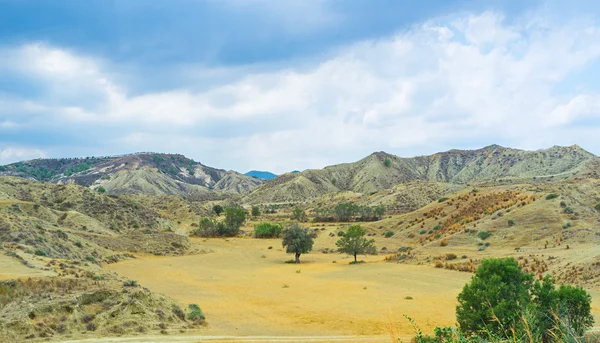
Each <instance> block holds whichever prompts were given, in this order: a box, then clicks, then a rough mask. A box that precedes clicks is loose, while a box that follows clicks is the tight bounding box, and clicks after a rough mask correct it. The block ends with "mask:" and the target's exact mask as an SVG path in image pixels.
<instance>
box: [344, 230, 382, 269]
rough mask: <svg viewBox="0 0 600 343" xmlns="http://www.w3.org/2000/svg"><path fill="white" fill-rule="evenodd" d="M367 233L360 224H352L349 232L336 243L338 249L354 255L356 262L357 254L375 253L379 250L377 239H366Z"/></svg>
mask: <svg viewBox="0 0 600 343" xmlns="http://www.w3.org/2000/svg"><path fill="white" fill-rule="evenodd" d="M366 233H367V232H366V231H365V230H363V228H361V227H360V225H352V226H350V228H349V229H348V232H346V234H345V235H344V236H343V237H342V238H340V239H339V240H338V241H337V242H336V243H335V245H337V247H338V251H339V252H341V253H346V254H348V255H352V256H354V263H357V261H356V255H358V254H361V255H362V254H374V253H375V252H376V251H377V250H376V248H375V245H374V243H375V240H373V239H371V240H368V239H366V238H365V237H364V236H365V235H366Z"/></svg>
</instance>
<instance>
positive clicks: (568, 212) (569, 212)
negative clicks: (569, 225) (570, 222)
mask: <svg viewBox="0 0 600 343" xmlns="http://www.w3.org/2000/svg"><path fill="white" fill-rule="evenodd" d="M573 212H574V211H573V209H572V208H570V207H568V206H567V207H565V213H567V214H571V213H573Z"/></svg>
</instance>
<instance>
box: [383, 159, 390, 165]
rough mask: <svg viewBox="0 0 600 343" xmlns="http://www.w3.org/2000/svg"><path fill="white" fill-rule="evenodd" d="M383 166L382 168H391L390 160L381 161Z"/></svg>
mask: <svg viewBox="0 0 600 343" xmlns="http://www.w3.org/2000/svg"><path fill="white" fill-rule="evenodd" d="M383 165H384V166H386V167H389V166H391V165H392V160H390V159H389V158H386V159H385V160H384V161H383Z"/></svg>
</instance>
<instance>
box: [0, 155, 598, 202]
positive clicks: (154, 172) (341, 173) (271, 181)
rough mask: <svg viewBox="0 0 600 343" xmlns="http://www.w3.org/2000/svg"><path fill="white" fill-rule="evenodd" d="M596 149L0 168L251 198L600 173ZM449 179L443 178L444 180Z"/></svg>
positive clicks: (153, 159) (105, 184)
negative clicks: (250, 165)
mask: <svg viewBox="0 0 600 343" xmlns="http://www.w3.org/2000/svg"><path fill="white" fill-rule="evenodd" d="M599 166H600V159H599V158H598V156H596V155H594V154H592V153H590V152H588V151H586V150H584V149H582V148H581V147H579V146H577V145H573V146H567V147H564V146H554V147H551V148H549V149H545V150H536V151H526V150H519V149H511V148H505V147H501V146H499V145H490V146H487V147H484V148H481V149H477V150H449V151H446V152H440V153H436V154H433V155H428V156H417V157H411V158H402V157H398V156H395V155H392V154H388V153H385V152H375V153H373V154H371V155H369V156H367V157H365V158H363V159H361V160H359V161H356V162H352V163H343V164H337V165H332V166H328V167H325V168H323V169H313V170H305V171H302V172H291V173H285V174H282V175H279V176H275V175H274V174H272V173H269V172H259V171H251V172H248V173H246V175H244V174H241V173H238V172H235V171H231V170H230V171H226V170H222V169H216V168H212V167H208V166H205V165H203V164H201V163H199V162H196V161H194V160H192V159H189V158H186V157H185V156H183V155H177V154H158V153H136V154H131V155H122V156H108V157H88V158H63V159H36V160H30V161H24V162H18V163H13V164H9V165H6V166H1V167H0V175H6V176H18V177H22V178H27V179H34V180H38V181H44V182H51V183H56V184H79V185H82V186H87V187H90V188H92V189H96V190H100V191H105V192H107V193H109V194H148V195H190V194H201V195H206V196H211V195H216V194H220V195H227V194H230V195H242V196H243V197H244V199H245V200H246V201H247V202H249V203H277V202H298V201H306V200H310V199H315V198H318V197H321V196H324V195H326V194H334V193H338V192H347V191H349V192H353V193H358V194H372V193H376V192H379V191H382V190H388V189H392V188H394V187H395V186H397V185H403V184H407V183H410V182H429V183H442V184H455V185H468V184H479V185H481V184H515V183H532V182H548V181H553V180H557V179H563V178H569V177H574V176H577V175H583V174H585V173H594V174H596V175H597V173H598V171H599V170H600V167H599ZM444 187H445V186H444Z"/></svg>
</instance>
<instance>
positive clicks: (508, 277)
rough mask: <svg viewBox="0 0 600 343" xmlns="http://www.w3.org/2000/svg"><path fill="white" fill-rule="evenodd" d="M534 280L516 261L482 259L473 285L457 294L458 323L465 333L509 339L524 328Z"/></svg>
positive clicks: (470, 284) (511, 259) (510, 259)
mask: <svg viewBox="0 0 600 343" xmlns="http://www.w3.org/2000/svg"><path fill="white" fill-rule="evenodd" d="M532 281H533V277H532V276H531V275H530V274H525V273H523V271H522V270H521V268H519V264H518V263H517V261H516V260H515V259H513V258H508V259H495V258H492V259H487V260H483V261H482V263H481V265H480V266H479V268H477V272H476V273H475V276H473V278H472V279H471V282H470V283H468V284H466V285H465V287H464V288H463V290H462V292H461V293H460V294H459V295H458V306H457V307H456V320H457V321H458V324H459V326H460V328H461V330H462V331H463V332H465V333H469V334H480V333H486V334H487V333H489V334H491V335H495V336H498V337H503V338H506V337H507V335H508V334H509V333H511V330H517V329H518V327H519V326H520V325H522V320H521V314H522V310H523V309H524V307H525V306H527V304H528V303H529V300H530V297H529V289H530V287H531V284H532Z"/></svg>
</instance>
